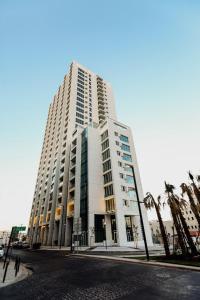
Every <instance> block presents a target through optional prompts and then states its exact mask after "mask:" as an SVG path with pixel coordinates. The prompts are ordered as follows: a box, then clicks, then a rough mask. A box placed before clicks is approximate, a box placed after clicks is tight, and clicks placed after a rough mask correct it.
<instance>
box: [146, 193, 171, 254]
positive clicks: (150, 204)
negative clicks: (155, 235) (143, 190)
mask: <svg viewBox="0 0 200 300" xmlns="http://www.w3.org/2000/svg"><path fill="white" fill-rule="evenodd" d="M144 205H145V207H146V208H147V209H151V208H155V210H156V214H157V217H158V222H159V226H160V232H161V235H162V239H163V244H164V248H165V254H166V256H170V250H169V244H168V239H167V235H166V231H165V227H164V224H163V220H162V216H161V213H160V207H161V197H160V196H158V198H157V202H156V200H155V199H154V197H153V196H152V194H150V193H147V194H146V197H145V198H144Z"/></svg>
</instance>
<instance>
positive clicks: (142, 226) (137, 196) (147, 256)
mask: <svg viewBox="0 0 200 300" xmlns="http://www.w3.org/2000/svg"><path fill="white" fill-rule="evenodd" d="M130 168H131V170H132V174H133V180H134V183H135V192H136V198H137V204H138V210H139V215H140V224H141V229H142V235H143V239H144V246H145V252H146V258H147V260H149V250H148V246H147V239H146V233H145V229H144V222H143V217H142V210H141V206H140V199H139V195H138V189H137V183H136V179H135V171H134V168H133V166H130Z"/></svg>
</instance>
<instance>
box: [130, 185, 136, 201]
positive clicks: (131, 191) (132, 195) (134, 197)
mask: <svg viewBox="0 0 200 300" xmlns="http://www.w3.org/2000/svg"><path fill="white" fill-rule="evenodd" d="M128 196H129V198H131V199H133V200H137V197H136V192H135V190H134V188H132V187H128Z"/></svg>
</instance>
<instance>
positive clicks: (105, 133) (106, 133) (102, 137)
mask: <svg viewBox="0 0 200 300" xmlns="http://www.w3.org/2000/svg"><path fill="white" fill-rule="evenodd" d="M107 137H108V130H106V131H105V132H104V133H102V135H101V140H102V141H104V140H105V139H106V138H107Z"/></svg>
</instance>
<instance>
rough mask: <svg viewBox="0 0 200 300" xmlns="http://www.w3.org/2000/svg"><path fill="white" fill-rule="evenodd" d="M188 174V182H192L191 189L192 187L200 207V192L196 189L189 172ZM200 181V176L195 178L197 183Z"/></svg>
mask: <svg viewBox="0 0 200 300" xmlns="http://www.w3.org/2000/svg"><path fill="white" fill-rule="evenodd" d="M188 174H189V177H190V180H191V181H192V187H193V190H194V194H195V196H196V198H197V201H198V203H199V205H200V190H199V188H198V186H197V185H196V183H195V181H194V176H193V175H192V174H191V173H190V171H189V172H188ZM199 180H200V176H197V181H199Z"/></svg>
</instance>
